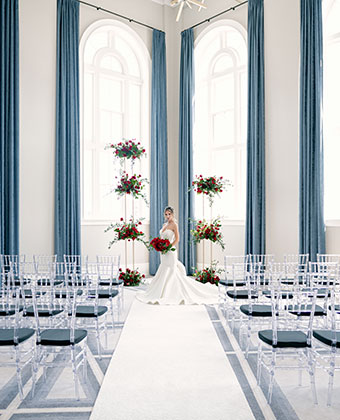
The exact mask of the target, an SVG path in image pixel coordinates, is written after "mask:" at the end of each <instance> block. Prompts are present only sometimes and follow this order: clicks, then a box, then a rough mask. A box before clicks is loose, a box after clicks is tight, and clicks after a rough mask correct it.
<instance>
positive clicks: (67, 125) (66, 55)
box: [55, 0, 81, 260]
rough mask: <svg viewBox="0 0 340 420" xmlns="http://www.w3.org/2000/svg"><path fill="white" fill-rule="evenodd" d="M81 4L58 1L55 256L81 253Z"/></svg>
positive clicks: (70, 0) (64, 0)
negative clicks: (79, 52)
mask: <svg viewBox="0 0 340 420" xmlns="http://www.w3.org/2000/svg"><path fill="white" fill-rule="evenodd" d="M78 50H79V3H78V2H77V1H76V0H57V91H56V96H57V102H56V160H55V165H56V168H55V253H56V254H57V255H58V259H59V260H61V259H62V258H63V254H80V249H81V242H80V227H81V226H80V223H81V221H80V143H79V58H78V57H79V54H78Z"/></svg>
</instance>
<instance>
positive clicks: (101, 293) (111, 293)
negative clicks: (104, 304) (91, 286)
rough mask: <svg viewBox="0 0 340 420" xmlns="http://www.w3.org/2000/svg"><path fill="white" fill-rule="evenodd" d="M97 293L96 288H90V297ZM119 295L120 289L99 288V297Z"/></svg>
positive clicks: (106, 297) (105, 297) (107, 297)
mask: <svg viewBox="0 0 340 420" xmlns="http://www.w3.org/2000/svg"><path fill="white" fill-rule="evenodd" d="M95 295H96V291H95V290H89V297H94V296H95ZM117 295H118V290H111V291H110V289H98V298H99V299H109V298H110V297H115V296H117Z"/></svg>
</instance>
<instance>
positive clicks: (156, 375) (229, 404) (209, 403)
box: [90, 300, 254, 420]
mask: <svg viewBox="0 0 340 420" xmlns="http://www.w3.org/2000/svg"><path fill="white" fill-rule="evenodd" d="M231 418H232V419H233V420H239V419H240V420H241V419H245V420H251V419H253V418H254V416H253V414H252V412H251V410H250V408H249V406H248V403H247V401H246V399H245V397H244V394H243V392H242V390H241V388H240V386H239V383H238V381H237V378H236V376H235V374H234V371H233V369H232V367H231V366H230V364H229V362H228V360H227V358H226V357H225V353H224V351H223V349H222V346H221V344H220V342H219V340H218V338H217V335H216V332H215V330H214V328H213V326H212V324H211V321H210V319H209V316H208V313H207V311H206V308H205V307H204V306H158V305H155V306H153V305H145V304H143V303H140V302H138V301H136V300H135V301H134V303H133V305H132V308H131V310H130V314H129V316H128V319H127V321H126V324H125V326H124V330H123V332H122V335H121V338H120V341H119V343H118V346H117V348H116V350H115V353H114V355H113V357H112V360H111V362H110V365H109V367H108V369H107V372H106V375H105V378H104V381H103V384H102V387H101V389H100V391H99V394H98V398H97V400H96V402H95V406H94V409H93V412H92V415H91V417H90V420H110V419H114V420H137V419H138V420H156V419H157V420H183V419H185V420H198V419H202V420H203V419H204V420H210V419H214V420H227V419H231Z"/></svg>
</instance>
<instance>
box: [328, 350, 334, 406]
mask: <svg viewBox="0 0 340 420" xmlns="http://www.w3.org/2000/svg"><path fill="white" fill-rule="evenodd" d="M335 353H336V348H335V347H332V350H331V361H330V366H329V378H328V392H327V405H328V406H331V404H332V394H333V382H334V370H335Z"/></svg>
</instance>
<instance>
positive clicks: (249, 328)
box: [219, 255, 340, 405]
mask: <svg viewBox="0 0 340 420" xmlns="http://www.w3.org/2000/svg"><path fill="white" fill-rule="evenodd" d="M335 257H336V256H334V255H332V256H330V255H323V256H322V258H321V256H320V258H319V259H318V261H317V262H315V263H311V262H308V258H307V259H306V256H305V255H297V256H295V260H294V258H293V257H290V258H289V261H288V259H286V260H285V262H283V263H275V262H274V259H273V257H272V256H268V255H262V256H254V257H253V258H252V256H239V257H231V256H226V257H225V273H226V275H225V279H222V281H221V282H220V285H219V295H220V304H221V306H222V309H223V313H224V315H225V318H226V321H227V322H228V323H229V324H230V327H231V330H232V331H233V332H234V333H235V334H236V333H237V331H238V332H239V340H240V343H241V346H242V347H243V348H244V351H245V356H246V357H248V352H249V348H250V342H251V338H252V334H253V332H257V339H258V352H257V357H258V359H257V377H258V383H259V384H260V378H261V372H262V367H264V368H266V369H267V371H268V372H269V388H268V395H267V398H268V402H269V403H270V402H271V398H272V391H273V382H274V373H275V370H276V369H277V368H280V367H282V366H284V368H289V369H291V368H296V369H297V370H298V371H299V372H300V373H299V383H301V371H302V370H303V369H307V370H308V373H309V375H310V381H311V387H312V395H313V400H314V402H315V403H316V402H317V396H316V391H315V379H314V378H315V368H316V367H323V368H324V369H325V370H326V371H327V373H328V374H329V384H328V397H327V404H328V405H331V401H332V389H333V378H334V372H335V370H336V369H337V368H338V367H339V366H337V365H336V363H335V362H336V356H338V355H339V354H338V348H340V329H339V322H340V281H339V266H340V256H338V257H339V261H337V260H336V258H335ZM302 261H303V262H302ZM235 326H237V327H238V328H237V329H236V328H235ZM279 356H280V357H281V356H282V357H284V358H285V359H287V357H288V356H289V358H292V357H294V358H297V364H295V365H293V366H292V365H289V366H288V365H287V363H284V364H283V365H282V364H278V363H277V360H278V359H279Z"/></svg>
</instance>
